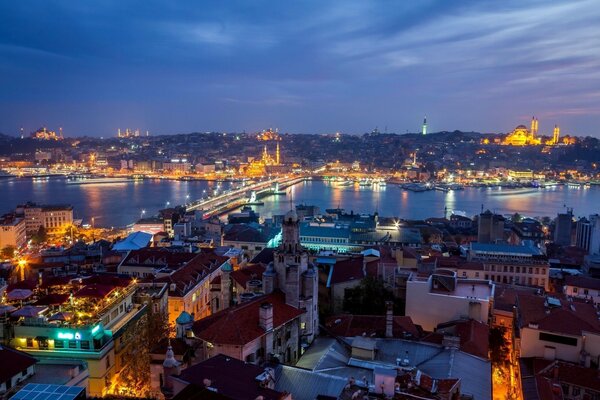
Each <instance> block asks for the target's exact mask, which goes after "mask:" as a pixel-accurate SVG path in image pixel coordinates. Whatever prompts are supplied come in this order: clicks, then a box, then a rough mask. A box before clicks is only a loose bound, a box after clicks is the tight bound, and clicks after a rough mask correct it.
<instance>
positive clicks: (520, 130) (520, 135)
mask: <svg viewBox="0 0 600 400" xmlns="http://www.w3.org/2000/svg"><path fill="white" fill-rule="evenodd" d="M537 133H538V119H537V118H536V117H533V118H532V119H531V129H527V127H526V126H525V125H519V126H517V127H516V128H515V129H514V130H513V131H512V132H511V133H509V134H508V136H507V137H506V138H505V139H504V140H503V141H502V144H503V145H507V146H535V145H539V144H542V140H541V139H540V138H539V137H538V136H537Z"/></svg>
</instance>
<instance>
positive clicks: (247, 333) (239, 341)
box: [192, 291, 304, 346]
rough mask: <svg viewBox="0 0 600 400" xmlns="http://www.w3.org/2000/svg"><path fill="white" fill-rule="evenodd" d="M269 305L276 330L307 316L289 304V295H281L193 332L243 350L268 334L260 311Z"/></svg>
mask: <svg viewBox="0 0 600 400" xmlns="http://www.w3.org/2000/svg"><path fill="white" fill-rule="evenodd" d="M265 302H266V303H271V304H272V305H273V328H274V329H276V328H277V327H279V326H281V325H283V324H285V323H286V322H289V321H291V320H293V319H294V318H297V317H299V316H300V315H302V314H303V313H304V312H303V311H301V310H299V309H297V308H294V307H292V306H290V305H288V304H286V303H285V295H284V294H283V293H282V292H279V291H277V292H273V293H271V294H269V295H266V296H261V297H258V298H256V299H255V300H252V301H249V302H247V303H243V304H240V305H238V306H236V307H231V308H228V309H226V310H223V311H220V312H218V313H216V314H213V315H211V316H209V317H207V318H204V319H201V320H199V321H196V322H195V323H194V325H193V327H192V330H193V331H194V334H195V335H196V337H198V338H200V339H202V340H205V341H208V342H211V343H213V344H232V345H240V346H243V345H245V344H247V343H249V342H251V341H253V340H254V339H256V338H259V337H261V336H262V335H264V334H265V330H264V329H262V328H261V327H260V326H259V308H260V305H261V304H262V303H265Z"/></svg>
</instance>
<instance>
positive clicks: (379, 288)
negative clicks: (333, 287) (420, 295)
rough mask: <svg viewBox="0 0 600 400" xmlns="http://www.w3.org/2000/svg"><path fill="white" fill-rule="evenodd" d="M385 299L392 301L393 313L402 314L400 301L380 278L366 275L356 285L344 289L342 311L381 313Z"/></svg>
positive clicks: (383, 311) (402, 308)
mask: <svg viewBox="0 0 600 400" xmlns="http://www.w3.org/2000/svg"><path fill="white" fill-rule="evenodd" d="M386 301H393V302H394V310H395V313H397V314H404V307H403V304H402V302H401V301H399V300H397V299H395V298H394V294H393V293H392V291H391V290H389V289H388V288H386V287H385V285H384V283H383V281H382V280H379V279H376V278H372V277H366V278H364V279H363V280H362V281H361V282H360V284H359V285H358V286H357V287H355V288H350V289H346V292H345V293H344V311H346V312H349V313H351V314H357V315H383V314H385V310H386V306H385V303H386Z"/></svg>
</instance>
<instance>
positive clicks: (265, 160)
mask: <svg viewBox="0 0 600 400" xmlns="http://www.w3.org/2000/svg"><path fill="white" fill-rule="evenodd" d="M268 157H269V153H267V145H266V144H265V147H264V148H263V155H262V159H263V161H264V162H265V163H266V162H267V158H268Z"/></svg>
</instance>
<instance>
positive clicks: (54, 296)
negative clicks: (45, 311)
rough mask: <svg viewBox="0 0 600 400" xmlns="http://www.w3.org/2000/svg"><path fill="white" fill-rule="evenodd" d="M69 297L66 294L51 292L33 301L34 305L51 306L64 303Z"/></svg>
mask: <svg viewBox="0 0 600 400" xmlns="http://www.w3.org/2000/svg"><path fill="white" fill-rule="evenodd" d="M68 299H69V295H68V294H66V293H65V294H59V293H51V294H49V295H47V296H44V297H42V298H41V299H39V300H38V301H36V302H35V305H36V306H52V305H59V304H64V303H66V302H67V300H68Z"/></svg>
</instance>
